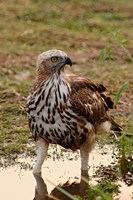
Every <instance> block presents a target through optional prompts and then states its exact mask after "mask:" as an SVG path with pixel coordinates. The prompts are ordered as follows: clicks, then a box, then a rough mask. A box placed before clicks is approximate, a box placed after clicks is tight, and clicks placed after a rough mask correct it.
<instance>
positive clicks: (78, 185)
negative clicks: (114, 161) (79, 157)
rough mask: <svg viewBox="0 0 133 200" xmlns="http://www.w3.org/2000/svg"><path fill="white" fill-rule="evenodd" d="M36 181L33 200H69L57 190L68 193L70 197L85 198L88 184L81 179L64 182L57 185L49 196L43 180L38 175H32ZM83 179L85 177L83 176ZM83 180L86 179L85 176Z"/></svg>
mask: <svg viewBox="0 0 133 200" xmlns="http://www.w3.org/2000/svg"><path fill="white" fill-rule="evenodd" d="M34 177H35V180H36V187H35V197H34V199H33V200H52V199H59V200H70V198H69V197H67V196H66V195H65V194H64V193H63V192H61V191H59V189H58V188H61V189H63V190H65V191H66V192H68V193H70V194H71V195H77V196H82V197H83V196H86V192H87V190H88V189H89V184H88V183H86V182H85V181H84V180H83V179H81V180H80V181H74V182H72V183H70V182H69V180H68V181H67V182H65V183H64V184H59V185H57V186H56V187H55V188H54V189H53V190H52V191H51V193H50V194H48V191H47V185H46V183H45V182H44V179H43V178H42V176H41V175H40V174H34ZM84 177H85V176H84ZM85 178H88V176H87V175H86V177H85Z"/></svg>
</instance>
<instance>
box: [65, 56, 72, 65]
mask: <svg viewBox="0 0 133 200" xmlns="http://www.w3.org/2000/svg"><path fill="white" fill-rule="evenodd" d="M65 64H66V65H70V66H72V61H71V59H70V58H69V57H67V58H66V61H65Z"/></svg>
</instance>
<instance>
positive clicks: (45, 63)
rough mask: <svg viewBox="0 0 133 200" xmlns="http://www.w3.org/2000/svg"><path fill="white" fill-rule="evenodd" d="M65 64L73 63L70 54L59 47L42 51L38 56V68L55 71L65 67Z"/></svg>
mask: <svg viewBox="0 0 133 200" xmlns="http://www.w3.org/2000/svg"><path fill="white" fill-rule="evenodd" d="M65 65H70V66H71V65H72V61H71V59H70V58H69V57H68V55H67V54H66V53H65V52H63V51H61V50H57V49H52V50H49V51H45V52H43V53H41V54H40V55H39V56H38V58H37V70H39V69H42V70H45V71H47V72H55V71H60V70H63V69H64V66H65Z"/></svg>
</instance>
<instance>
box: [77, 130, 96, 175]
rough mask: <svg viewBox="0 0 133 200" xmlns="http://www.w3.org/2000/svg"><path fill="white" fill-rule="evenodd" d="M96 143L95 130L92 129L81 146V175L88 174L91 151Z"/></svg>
mask: <svg viewBox="0 0 133 200" xmlns="http://www.w3.org/2000/svg"><path fill="white" fill-rule="evenodd" d="M94 143H95V132H94V131H93V130H92V131H90V132H89V133H88V135H87V139H86V141H85V143H83V145H82V146H81V147H80V156H81V176H85V177H87V176H88V169H89V168H88V165H89V153H90V152H91V150H92V148H93V146H94Z"/></svg>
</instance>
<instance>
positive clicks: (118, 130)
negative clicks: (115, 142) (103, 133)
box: [111, 119, 122, 135]
mask: <svg viewBox="0 0 133 200" xmlns="http://www.w3.org/2000/svg"><path fill="white" fill-rule="evenodd" d="M111 130H113V131H114V132H116V133H117V134H118V135H122V128H121V126H120V125H118V124H117V123H116V122H115V121H114V120H113V119H111Z"/></svg>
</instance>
